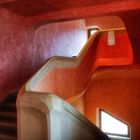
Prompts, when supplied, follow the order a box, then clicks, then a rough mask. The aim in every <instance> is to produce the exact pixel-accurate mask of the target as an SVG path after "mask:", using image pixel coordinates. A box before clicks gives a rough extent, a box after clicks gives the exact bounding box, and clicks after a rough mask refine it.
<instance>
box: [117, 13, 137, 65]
mask: <svg viewBox="0 0 140 140" xmlns="http://www.w3.org/2000/svg"><path fill="white" fill-rule="evenodd" d="M119 15H120V17H121V18H122V20H123V22H124V24H125V26H126V29H127V31H128V35H129V38H130V41H131V44H132V48H133V52H134V62H135V63H137V64H139V63H140V39H139V36H140V28H139V25H140V18H139V17H140V10H138V11H128V12H124V13H121V14H119Z"/></svg>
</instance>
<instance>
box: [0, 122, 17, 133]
mask: <svg viewBox="0 0 140 140" xmlns="http://www.w3.org/2000/svg"><path fill="white" fill-rule="evenodd" d="M16 128H17V122H16V121H9V120H0V131H1V129H2V130H3V129H7V130H8V129H9V130H13V131H14V130H16Z"/></svg>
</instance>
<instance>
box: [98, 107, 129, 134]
mask: <svg viewBox="0 0 140 140" xmlns="http://www.w3.org/2000/svg"><path fill="white" fill-rule="evenodd" d="M97 111H98V114H97V125H98V127H99V128H100V129H101V130H102V124H101V123H102V122H101V112H105V113H107V114H108V115H110V116H111V117H113V118H115V119H117V120H118V121H120V122H122V123H124V124H125V125H127V127H128V134H127V135H125V134H116V133H108V132H104V133H105V134H107V135H111V136H118V137H119V136H120V137H131V133H130V132H131V129H130V126H129V124H128V123H126V122H125V121H123V120H121V119H120V118H118V117H116V116H115V115H113V114H111V113H110V112H107V111H105V110H104V109H101V108H99V109H98V110H97Z"/></svg>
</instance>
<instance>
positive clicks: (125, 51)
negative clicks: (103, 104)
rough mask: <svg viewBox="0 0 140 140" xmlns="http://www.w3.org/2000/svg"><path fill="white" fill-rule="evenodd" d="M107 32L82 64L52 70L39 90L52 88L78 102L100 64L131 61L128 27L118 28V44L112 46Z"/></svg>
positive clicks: (41, 82)
mask: <svg viewBox="0 0 140 140" xmlns="http://www.w3.org/2000/svg"><path fill="white" fill-rule="evenodd" d="M107 35H108V32H103V33H100V34H99V35H97V37H96V39H95V40H94V42H93V43H92V45H91V47H90V49H89V50H88V52H87V54H86V55H85V57H84V59H83V60H82V62H81V64H80V65H79V66H78V67H76V68H68V69H67V68H57V69H54V70H52V71H50V72H49V73H48V75H46V77H44V79H42V81H40V83H39V84H38V87H37V88H36V90H37V91H45V92H46V91H48V92H51V93H54V94H56V95H58V96H60V97H61V98H63V99H65V100H68V101H70V99H73V101H74V102H76V101H75V99H76V98H77V96H79V95H82V93H83V91H84V90H85V88H86V87H87V85H88V84H89V80H90V78H91V76H92V74H93V72H94V71H95V69H96V68H97V67H98V66H101V65H102V66H104V65H126V64H131V63H132V60H133V55H132V49H131V45H130V42H129V38H128V36H127V32H126V31H125V30H123V31H122V30H121V31H115V38H116V44H115V45H114V46H111V47H110V46H107V41H106V40H107ZM79 97H80V96H79ZM83 98H84V97H83ZM83 98H82V104H83V101H84V99H83ZM73 101H71V102H73ZM75 104H76V103H75ZM80 104H81V103H79V107H77V104H76V108H81V107H80V106H81V105H80ZM82 107H84V106H83V105H82ZM83 110H84V108H83Z"/></svg>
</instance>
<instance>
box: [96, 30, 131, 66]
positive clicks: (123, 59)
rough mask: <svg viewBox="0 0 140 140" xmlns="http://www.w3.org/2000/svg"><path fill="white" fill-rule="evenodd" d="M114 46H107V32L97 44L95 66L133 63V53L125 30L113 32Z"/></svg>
mask: <svg viewBox="0 0 140 140" xmlns="http://www.w3.org/2000/svg"><path fill="white" fill-rule="evenodd" d="M114 36H115V37H114V38H115V44H114V45H112V46H109V45H108V32H105V33H102V36H101V37H100V39H99V42H98V47H97V48H98V49H97V53H96V57H97V62H96V65H98V66H103V65H126V64H132V63H133V51H132V47H131V43H130V41H129V38H128V34H127V32H126V30H120V31H115V32H114Z"/></svg>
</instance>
